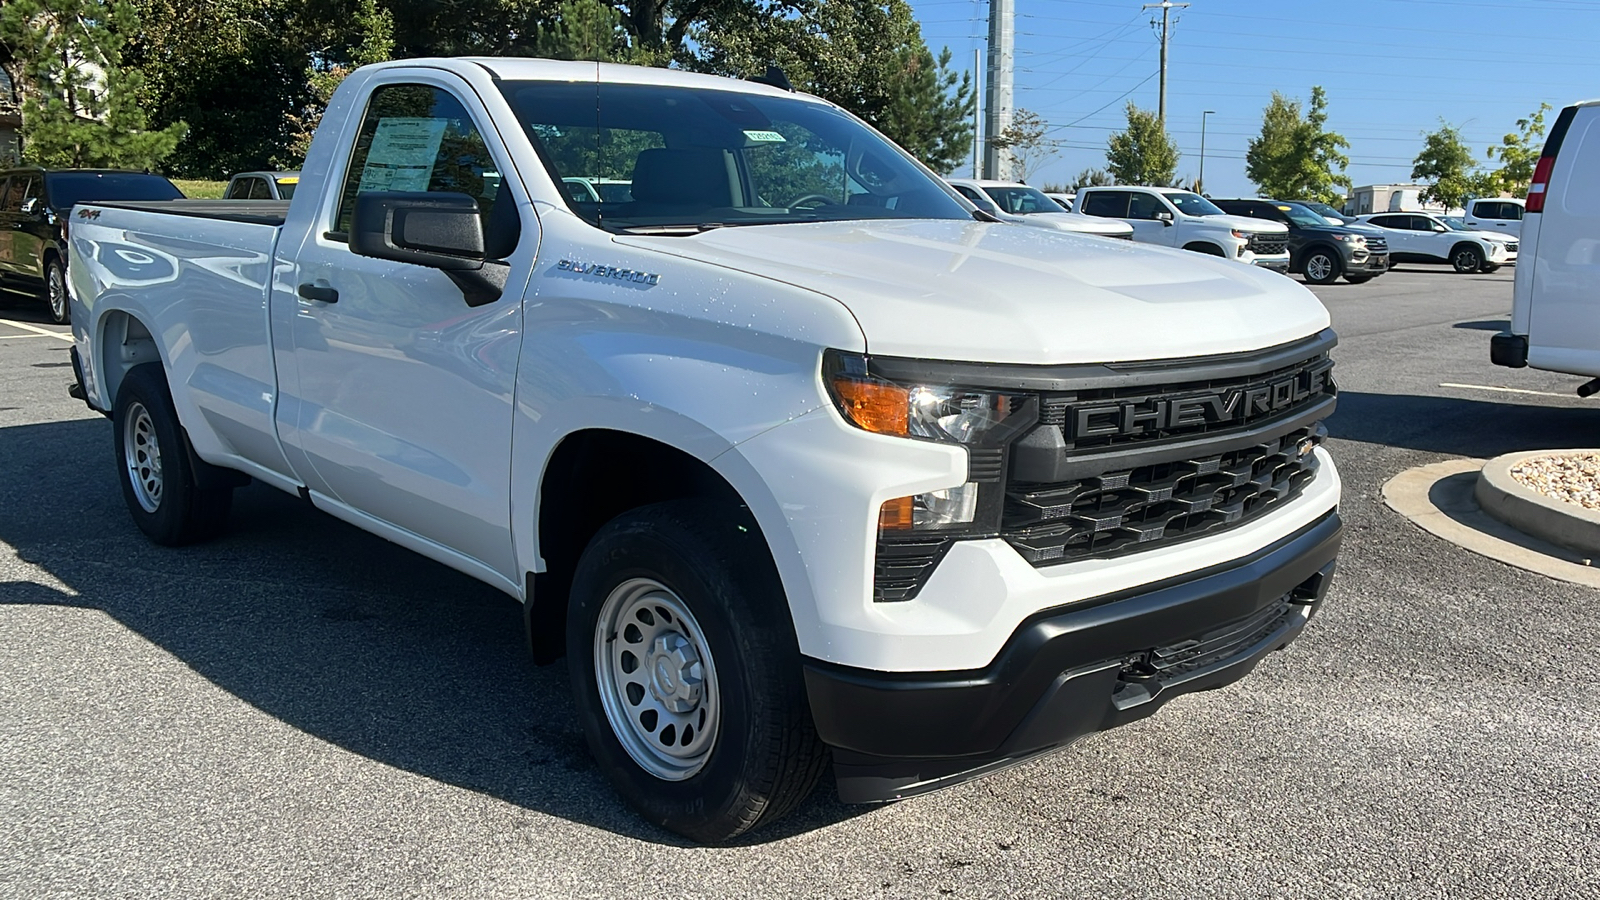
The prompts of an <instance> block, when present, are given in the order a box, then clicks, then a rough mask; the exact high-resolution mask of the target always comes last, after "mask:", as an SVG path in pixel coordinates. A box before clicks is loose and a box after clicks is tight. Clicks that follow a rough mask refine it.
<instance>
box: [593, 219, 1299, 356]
mask: <svg viewBox="0 0 1600 900" xmlns="http://www.w3.org/2000/svg"><path fill="white" fill-rule="evenodd" d="M1246 221H1250V220H1246ZM1258 224H1259V223H1258ZM1280 227H1282V226H1280ZM615 240H616V242H617V243H618V244H621V245H626V246H630V247H635V248H639V249H642V250H650V251H655V252H658V253H664V254H668V255H671V256H676V257H681V258H684V259H691V260H697V261H700V262H704V263H709V264H711V265H716V266H722V267H725V268H728V269H732V270H735V271H740V272H749V273H752V274H755V275H758V276H761V277H765V278H769V279H772V280H774V281H779V282H783V283H786V284H790V285H794V286H797V287H801V288H805V289H809V290H812V291H816V292H819V293H822V294H825V295H827V296H829V297H832V298H834V299H835V300H837V301H838V302H840V303H842V304H844V306H846V307H847V308H848V309H849V310H850V311H851V313H853V314H854V315H855V318H856V320H857V322H859V323H860V325H861V329H862V332H863V333H864V334H865V335H866V340H867V349H868V350H869V351H870V352H872V353H877V354H882V355H888V356H909V357H921V358H932V359H952V360H967V361H974V362H1008V363H1025V364H1061V363H1091V362H1092V363H1104V362H1128V361H1134V360H1148V359H1170V358H1176V357H1187V356H1206V355H1210V354H1216V353H1234V352H1241V351H1247V350H1258V349H1261V348H1264V347H1271V346H1274V345H1277V344H1282V343H1287V342H1289V341H1293V340H1297V339H1299V338H1303V337H1306V336H1308V335H1311V334H1315V333H1316V332H1318V331H1320V330H1322V329H1323V328H1326V327H1327V326H1328V311H1327V310H1326V309H1324V308H1323V306H1322V304H1321V303H1320V302H1319V301H1318V300H1317V298H1316V297H1315V296H1313V295H1312V294H1311V292H1310V291H1308V290H1306V289H1305V288H1304V287H1302V286H1301V285H1299V284H1298V283H1296V282H1293V281H1290V280H1289V279H1288V278H1285V277H1283V276H1281V275H1277V274H1274V273H1272V272H1266V271H1262V270H1259V269H1256V268H1253V267H1251V266H1246V265H1242V264H1240V263H1237V262H1232V261H1229V260H1225V259H1220V258H1215V257H1209V256H1204V255H1201V254H1198V253H1191V252H1188V251H1182V250H1171V249H1167V248H1162V247H1150V246H1146V245H1140V244H1135V243H1132V242H1127V241H1108V240H1105V239H1103V238H1097V237H1091V236H1087V235H1078V234H1071V233H1068V232H1064V231H1056V230H1053V229H1045V228H1018V227H1016V226H1015V225H1009V224H1005V223H994V222H965V221H961V220H952V219H920V220H901V221H893V222H883V221H867V222H860V221H857V222H819V223H805V224H795V225H761V226H741V227H729V228H719V229H716V230H714V231H708V232H705V233H703V234H699V235H695V236H693V237H656V236H644V235H619V236H617V237H616V238H615ZM665 277H670V276H664V279H665ZM664 279H663V280H664Z"/></svg>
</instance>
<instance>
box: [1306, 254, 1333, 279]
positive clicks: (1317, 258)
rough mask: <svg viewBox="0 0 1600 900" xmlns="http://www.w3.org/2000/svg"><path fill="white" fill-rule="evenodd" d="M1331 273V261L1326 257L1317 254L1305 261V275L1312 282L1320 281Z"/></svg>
mask: <svg viewBox="0 0 1600 900" xmlns="http://www.w3.org/2000/svg"><path fill="white" fill-rule="evenodd" d="M1332 272H1333V261H1332V260H1330V259H1328V257H1327V256H1325V255H1323V254H1321V253H1317V254H1314V255H1313V256H1312V257H1311V258H1310V259H1308V260H1306V274H1307V275H1309V276H1311V280H1312V281H1322V280H1324V279H1326V278H1327V277H1328V275H1329V274H1331V273H1332Z"/></svg>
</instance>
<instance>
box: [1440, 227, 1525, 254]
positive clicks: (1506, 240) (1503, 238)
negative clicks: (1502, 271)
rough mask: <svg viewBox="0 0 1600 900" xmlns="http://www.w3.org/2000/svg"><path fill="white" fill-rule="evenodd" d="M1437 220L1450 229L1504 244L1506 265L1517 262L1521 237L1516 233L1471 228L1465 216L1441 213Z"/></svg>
mask: <svg viewBox="0 0 1600 900" xmlns="http://www.w3.org/2000/svg"><path fill="white" fill-rule="evenodd" d="M1439 221H1441V222H1443V223H1444V224H1445V225H1446V226H1447V227H1449V228H1450V229H1451V230H1452V231H1470V232H1472V233H1474V234H1476V235H1479V236H1481V237H1484V238H1487V239H1489V240H1491V241H1498V242H1499V243H1501V244H1504V245H1505V247H1506V265H1508V266H1514V265H1516V264H1517V256H1518V254H1519V253H1520V251H1521V247H1522V239H1521V238H1519V237H1517V236H1516V235H1514V234H1504V233H1502V232H1499V231H1483V230H1482V229H1478V228H1473V227H1472V226H1470V225H1468V224H1467V220H1466V217H1465V216H1444V215H1441V216H1439Z"/></svg>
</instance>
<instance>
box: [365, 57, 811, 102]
mask: <svg viewBox="0 0 1600 900" xmlns="http://www.w3.org/2000/svg"><path fill="white" fill-rule="evenodd" d="M464 65H471V66H478V67H481V68H484V69H487V70H488V71H489V73H490V74H492V75H494V76H495V77H496V78H502V79H505V80H507V81H595V80H597V79H598V80H599V81H602V82H605V83H607V84H657V85H670V86H676V87H691V88H700V89H701V90H715V91H737V92H740V93H746V94H765V95H767V96H770V97H798V98H802V99H805V100H811V101H813V102H817V103H826V102H827V101H825V100H821V99H820V98H817V97H813V96H812V95H810V94H805V93H799V92H790V91H786V90H783V89H782V88H776V87H773V86H771V85H769V84H761V83H758V82H754V81H741V80H739V79H737V78H724V77H722V76H720V75H701V74H698V73H695V72H684V71H682V70H680V69H658V68H654V67H651V66H627V65H622V64H620V63H593V62H580V61H569V60H559V59H535V58H531V57H508V56H463V57H451V58H433V59H402V60H395V61H393V62H387V63H378V64H377V65H376V66H374V67H373V68H389V67H391V66H434V67H437V68H441V69H449V70H452V71H460V69H461V68H462V66H464Z"/></svg>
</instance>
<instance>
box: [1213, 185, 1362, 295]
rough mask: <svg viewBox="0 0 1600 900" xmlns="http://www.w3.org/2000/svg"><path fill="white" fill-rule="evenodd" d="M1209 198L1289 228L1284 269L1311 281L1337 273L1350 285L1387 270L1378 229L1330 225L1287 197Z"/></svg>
mask: <svg viewBox="0 0 1600 900" xmlns="http://www.w3.org/2000/svg"><path fill="white" fill-rule="evenodd" d="M1211 202H1212V203H1214V204H1216V205H1217V206H1219V207H1221V208H1222V211H1223V212H1225V213H1230V214H1232V215H1235V216H1249V217H1251V218H1253V219H1267V220H1269V221H1272V222H1282V223H1283V224H1285V225H1287V226H1289V271H1291V272H1299V273H1300V274H1301V275H1303V276H1305V279H1306V281H1307V282H1309V283H1311V284H1331V283H1333V282H1335V281H1338V280H1339V276H1341V275H1342V276H1344V280H1345V281H1348V282H1350V283H1351V284H1360V283H1362V282H1364V281H1371V280H1372V279H1374V278H1377V277H1378V276H1379V275H1382V274H1383V273H1384V272H1387V271H1389V241H1388V239H1386V238H1385V237H1384V236H1383V232H1382V231H1380V230H1379V229H1376V228H1366V227H1362V226H1359V225H1334V224H1333V223H1331V222H1329V221H1328V220H1327V219H1326V218H1323V217H1322V216H1320V215H1318V214H1317V213H1315V212H1313V211H1312V210H1311V209H1309V208H1308V207H1306V206H1303V205H1301V204H1299V203H1295V202H1292V201H1279V200H1217V199H1212V200H1211Z"/></svg>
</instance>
